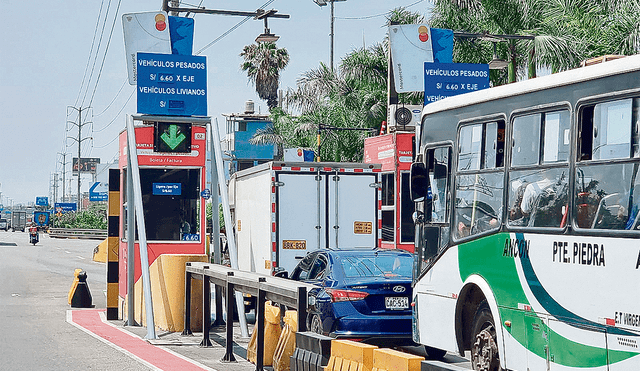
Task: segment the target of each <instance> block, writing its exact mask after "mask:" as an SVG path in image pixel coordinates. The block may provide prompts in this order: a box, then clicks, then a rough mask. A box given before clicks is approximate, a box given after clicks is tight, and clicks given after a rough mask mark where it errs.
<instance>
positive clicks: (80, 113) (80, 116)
mask: <svg viewBox="0 0 640 371" xmlns="http://www.w3.org/2000/svg"><path fill="white" fill-rule="evenodd" d="M81 134H82V107H80V109H79V110H78V200H77V201H78V212H80V210H82V201H81V200H80V144H81V143H82V138H81Z"/></svg>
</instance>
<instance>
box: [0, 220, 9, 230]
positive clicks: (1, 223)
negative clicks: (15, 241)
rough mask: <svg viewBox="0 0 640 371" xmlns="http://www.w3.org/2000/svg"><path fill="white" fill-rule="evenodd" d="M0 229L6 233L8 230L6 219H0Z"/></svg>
mask: <svg viewBox="0 0 640 371" xmlns="http://www.w3.org/2000/svg"><path fill="white" fill-rule="evenodd" d="M0 229H2V230H3V231H7V230H8V229H9V222H7V219H4V218H2V219H0Z"/></svg>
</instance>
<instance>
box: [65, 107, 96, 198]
mask: <svg viewBox="0 0 640 371" xmlns="http://www.w3.org/2000/svg"><path fill="white" fill-rule="evenodd" d="M68 108H71V109H74V110H76V111H78V123H77V124H76V123H75V122H73V121H67V122H69V123H72V124H74V125H77V126H78V139H76V138H73V137H67V138H69V139H73V140H75V141H76V142H78V200H77V201H78V211H80V210H82V195H81V194H80V182H81V179H80V174H81V172H80V165H81V161H80V160H81V159H82V158H81V157H80V149H81V144H82V141H83V140H85V139H93V138H91V137H86V138H82V125H84V123H83V122H82V111H87V110H88V109H89V108H91V107H85V108H82V107H80V108H76V107H73V106H68V107H67V109H68ZM72 171H73V169H72Z"/></svg>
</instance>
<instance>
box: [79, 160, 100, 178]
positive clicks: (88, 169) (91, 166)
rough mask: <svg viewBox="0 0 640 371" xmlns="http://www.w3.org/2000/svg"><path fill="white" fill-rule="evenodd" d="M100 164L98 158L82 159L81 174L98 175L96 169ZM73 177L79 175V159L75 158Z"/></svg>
mask: <svg viewBox="0 0 640 371" xmlns="http://www.w3.org/2000/svg"><path fill="white" fill-rule="evenodd" d="M99 163H100V159H99V158H97V157H92V158H81V159H80V172H81V173H90V174H95V173H96V167H97V165H98V164H99ZM73 175H78V158H77V157H74V158H73Z"/></svg>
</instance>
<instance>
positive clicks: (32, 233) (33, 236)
mask: <svg viewBox="0 0 640 371" xmlns="http://www.w3.org/2000/svg"><path fill="white" fill-rule="evenodd" d="M39 240H40V237H39V235H38V226H37V225H36V224H35V223H31V224H29V242H31V243H32V244H34V245H35V244H36V243H38V241H39Z"/></svg>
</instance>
